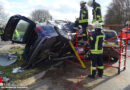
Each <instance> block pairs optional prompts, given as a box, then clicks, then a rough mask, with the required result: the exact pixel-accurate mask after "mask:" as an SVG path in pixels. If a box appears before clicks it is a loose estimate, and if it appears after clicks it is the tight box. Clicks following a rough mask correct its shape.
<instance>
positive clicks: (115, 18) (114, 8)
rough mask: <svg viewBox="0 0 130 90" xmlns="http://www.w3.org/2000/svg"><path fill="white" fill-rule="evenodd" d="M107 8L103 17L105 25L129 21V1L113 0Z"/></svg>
mask: <svg viewBox="0 0 130 90" xmlns="http://www.w3.org/2000/svg"><path fill="white" fill-rule="evenodd" d="M109 6H110V7H108V11H107V14H106V16H105V24H124V23H125V22H126V21H127V20H130V0H113V2H112V3H111V5H109ZM113 29H121V28H113Z"/></svg>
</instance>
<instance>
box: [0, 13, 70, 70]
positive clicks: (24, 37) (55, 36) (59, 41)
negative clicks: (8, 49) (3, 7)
mask: <svg viewBox="0 0 130 90" xmlns="http://www.w3.org/2000/svg"><path fill="white" fill-rule="evenodd" d="M1 39H2V40H4V41H12V42H14V43H20V44H25V49H24V52H23V54H22V58H23V60H25V61H26V66H25V68H29V67H32V66H35V65H36V64H37V63H40V62H41V61H45V60H51V61H53V59H56V58H57V59H60V58H61V59H63V57H67V56H68V57H70V55H68V54H69V52H71V51H72V50H71V48H70V46H69V43H68V41H69V40H71V39H72V37H71V35H68V34H67V33H66V32H65V31H64V30H61V29H60V28H58V27H56V26H54V25H42V26H39V25H36V24H35V23H34V22H33V21H31V20H30V19H28V18H26V17H24V16H21V15H15V16H12V17H11V18H10V19H9V21H8V23H7V25H6V27H5V30H4V34H3V35H1ZM34 62H35V63H34Z"/></svg>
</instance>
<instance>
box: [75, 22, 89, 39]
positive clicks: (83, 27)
mask: <svg viewBox="0 0 130 90" xmlns="http://www.w3.org/2000/svg"><path fill="white" fill-rule="evenodd" d="M78 25H81V26H82V30H83V33H82V36H83V40H87V33H88V30H87V27H88V22H86V23H79V22H78V21H76V22H75V26H74V27H78Z"/></svg>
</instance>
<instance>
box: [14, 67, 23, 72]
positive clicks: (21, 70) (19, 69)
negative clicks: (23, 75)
mask: <svg viewBox="0 0 130 90" xmlns="http://www.w3.org/2000/svg"><path fill="white" fill-rule="evenodd" d="M18 72H24V70H23V69H22V68H21V67H17V68H13V71H12V73H18Z"/></svg>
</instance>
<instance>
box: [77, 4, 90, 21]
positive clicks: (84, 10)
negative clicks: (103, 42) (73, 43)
mask: <svg viewBox="0 0 130 90" xmlns="http://www.w3.org/2000/svg"><path fill="white" fill-rule="evenodd" d="M87 22H88V9H87V7H86V6H85V7H83V8H81V9H80V17H79V23H87Z"/></svg>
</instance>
